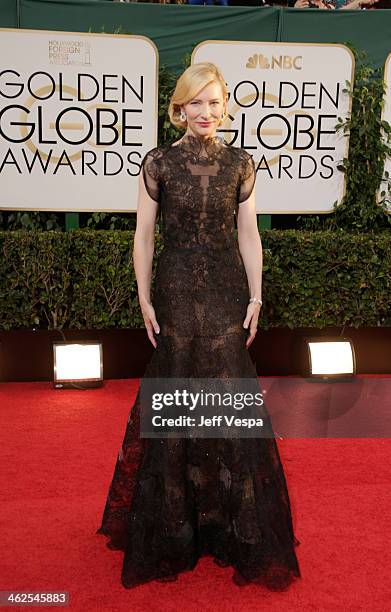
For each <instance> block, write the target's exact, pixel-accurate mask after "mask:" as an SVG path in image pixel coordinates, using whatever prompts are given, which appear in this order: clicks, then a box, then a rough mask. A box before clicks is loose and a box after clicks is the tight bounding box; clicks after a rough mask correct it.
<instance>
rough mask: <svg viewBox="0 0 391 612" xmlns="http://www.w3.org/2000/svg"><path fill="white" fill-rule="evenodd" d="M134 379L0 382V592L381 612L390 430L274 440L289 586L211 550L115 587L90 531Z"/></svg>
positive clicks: (390, 489)
mask: <svg viewBox="0 0 391 612" xmlns="http://www.w3.org/2000/svg"><path fill="white" fill-rule="evenodd" d="M138 384H139V380H132V381H129V380H120V381H118V380H115V381H114V380H111V381H105V383H104V386H103V388H101V389H95V390H89V391H78V390H69V391H66V390H53V389H52V387H51V384H50V383H45V382H43V383H42V382H40V383H2V384H0V405H1V426H2V445H1V450H0V460H1V466H2V470H1V491H2V502H1V515H2V516H1V519H2V523H1V524H2V530H1V536H2V552H1V561H0V576H1V578H0V590H28V589H31V590H34V591H36V590H40V591H49V590H64V591H68V592H69V594H70V609H71V610H86V611H89V610H116V611H118V612H120V611H122V610H126V611H128V612H129V611H132V612H138V611H143V612H144V611H147V610H148V611H153V610H159V612H160V611H161V610H164V612H169V611H178V612H179V610H185V611H193V610H197V611H198V610H199V611H201V610H210V611H212V610H213V611H223V610H224V611H235V612H240V611H241V610H243V611H246V612H251V611H253V610H254V611H255V610H256V611H258V610H276V611H277V610H278V611H281V610H283V611H285V610H286V611H289V612H292V611H294V610H300V611H301V612H304V611H306V610H313V611H316V612H318V611H324V610H325V611H326V610H327V611H336V610H337V611H339V610H341V611H342V610H343V611H348V610H352V611H353V610H354V611H357V610H365V611H368V610H370V611H371V612H373V611H382V612H383V611H385V610H388V609H389V602H390V598H391V585H390V579H389V575H390V570H391V534H390V504H391V485H390V483H391V441H390V439H358V440H355V439H307V440H306V439H285V440H282V441H281V440H280V441H279V442H278V444H279V449H280V452H281V457H282V460H283V463H284V468H285V473H286V477H287V482H288V487H289V492H290V497H291V503H292V512H293V520H294V525H295V532H296V536H297V537H298V538H299V540H300V541H301V544H300V546H298V548H297V549H296V550H297V555H298V559H299V563H300V566H301V571H302V579H301V580H300V581H298V582H297V583H296V584H294V585H293V586H292V587H291V588H290V590H288V591H286V592H283V593H274V592H270V591H268V590H266V589H262V588H261V587H256V586H253V585H249V586H247V587H244V588H239V587H237V586H236V585H235V584H234V583H233V582H232V581H231V574H232V570H231V569H230V568H219V567H217V566H216V565H215V564H213V563H212V560H211V559H210V558H203V559H201V560H200V562H199V563H198V565H197V567H196V569H195V570H194V571H193V572H189V573H186V574H183V575H182V576H180V578H179V580H178V582H176V583H158V582H156V583H150V584H148V585H144V586H140V587H137V588H136V589H133V590H126V589H124V588H123V587H122V585H121V583H120V572H121V565H122V556H123V553H122V552H120V551H111V550H109V549H108V548H106V546H105V542H106V539H105V537H104V536H101V535H96V534H95V531H96V529H97V528H98V527H99V525H100V519H101V515H102V512H103V507H104V502H105V499H106V494H107V489H108V486H109V483H110V481H111V477H112V473H113V469H114V464H115V460H116V457H117V453H118V450H119V447H120V445H121V443H122V438H123V434H124V429H125V425H126V420H127V417H128V413H129V410H130V408H131V405H132V403H133V400H134V397H135V393H136V391H137V388H138ZM384 401H386V398H384ZM388 401H389V398H388ZM368 409H369V410H376V405H368ZM25 609H37V608H35V607H34V608H33V607H25ZM46 609H55V608H54V607H49V608H48V607H46ZM56 609H58V608H56Z"/></svg>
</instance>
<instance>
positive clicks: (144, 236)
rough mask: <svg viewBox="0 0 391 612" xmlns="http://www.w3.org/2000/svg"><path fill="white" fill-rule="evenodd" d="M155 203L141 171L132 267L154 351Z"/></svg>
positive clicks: (155, 328)
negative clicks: (153, 273) (152, 285)
mask: <svg viewBox="0 0 391 612" xmlns="http://www.w3.org/2000/svg"><path fill="white" fill-rule="evenodd" d="M157 210H158V204H157V202H155V200H153V199H152V198H151V197H150V196H149V194H148V192H147V190H146V187H145V183H144V177H143V173H142V171H141V172H140V175H139V182H138V200H137V224H136V232H135V235H134V244H133V265H134V271H135V275H136V280H137V290H138V299H139V302H140V307H141V311H142V314H143V317H144V322H145V327H146V329H147V333H148V337H149V339H150V341H151V342H152V344H153V346H154V347H155V348H156V346H157V344H156V340H155V338H154V336H153V331H155V333H157V334H158V333H159V331H160V329H159V325H158V323H157V321H156V316H155V310H154V308H153V306H152V303H151V279H152V263H153V254H154V248H155V225H156V214H157Z"/></svg>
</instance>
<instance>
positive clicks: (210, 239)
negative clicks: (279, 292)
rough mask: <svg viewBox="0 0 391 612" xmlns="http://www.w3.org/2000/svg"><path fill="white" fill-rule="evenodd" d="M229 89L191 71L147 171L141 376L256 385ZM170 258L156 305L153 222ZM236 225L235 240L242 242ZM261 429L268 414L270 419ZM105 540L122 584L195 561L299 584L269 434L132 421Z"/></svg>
mask: <svg viewBox="0 0 391 612" xmlns="http://www.w3.org/2000/svg"><path fill="white" fill-rule="evenodd" d="M227 102H228V92H227V87H226V83H225V80H224V77H223V75H222V74H221V72H220V70H219V69H218V67H217V66H216V65H215V64H212V63H209V62H205V63H199V64H195V65H192V66H190V67H189V68H187V69H186V70H185V71H184V73H183V74H182V75H181V76H180V77H179V79H178V81H177V83H176V87H175V91H174V93H173V95H172V98H171V101H170V105H169V110H168V113H169V118H170V120H171V122H172V123H173V124H174V125H175V126H177V127H180V128H182V129H184V130H185V132H184V135H183V136H182V137H181V138H180V139H179V140H177V141H176V142H174V143H172V144H169V145H164V146H161V147H155V148H153V149H151V150H150V151H148V153H147V154H146V155H145V156H144V158H143V160H142V163H141V171H140V176H139V199H138V210H137V229H136V233H135V238H134V253H133V255H134V266H135V273H136V278H137V285H138V296H139V302H140V306H141V310H142V314H143V317H144V321H145V327H146V330H147V333H148V337H149V339H150V341H151V343H152V345H153V347H154V349H155V350H154V353H153V355H152V358H151V360H150V362H149V364H148V366H147V369H146V372H145V377H148V378H155V379H159V380H163V378H164V379H170V378H181V379H183V378H185V379H196V378H201V379H202V378H208V379H210V378H213V379H215V378H219V379H232V378H236V379H248V380H249V382H250V381H255V382H256V383H257V384H258V381H257V373H256V368H255V366H254V364H253V362H252V361H251V358H250V355H249V353H248V347H249V346H250V344H251V343H252V342H253V340H254V337H255V334H256V332H257V324H258V317H259V313H260V309H261V305H262V286H261V285H262V282H261V281H262V274H261V272H262V245H261V240H260V237H259V232H258V228H257V223H256V210H255V187H254V185H255V178H256V170H255V164H254V160H253V158H252V156H251V155H250V154H249V153H248V152H247V151H246V150H245V149H243V148H239V147H233V146H230V145H228V144H227V143H226V142H225V141H224V139H222V138H221V137H219V135H218V134H217V129H218V127H219V126H220V125H221V124H222V122H223V121H224V118H225V117H226V115H227ZM157 214H159V215H160V216H161V220H162V234H163V239H164V248H163V250H162V251H161V253H160V255H159V258H158V262H157V270H156V278H155V290H154V296H153V300H152V299H151V293H150V292H151V286H150V285H151V276H152V259H153V253H154V236H155V222H156V215H157ZM235 215H236V218H237V228H238V240H236V239H235V235H234V227H235V226H234V216H235ZM261 413H262V416H263V417H264V419H265V422H267V421H268V418H270V417H268V413H267V411H266V409H265V408H262V410H261ZM98 533H101V534H105V535H106V536H108V537H109V542H108V544H107V545H108V546H109V548H114V549H120V550H123V551H124V552H125V555H124V560H123V567H122V576H121V579H122V584H123V586H124V587H126V588H131V587H135V586H137V585H139V584H142V583H145V582H148V581H150V580H160V581H171V580H176V579H177V577H178V575H179V574H180V573H181V572H184V571H186V570H192V569H193V568H194V567H195V566H196V564H197V562H198V560H199V558H200V557H202V556H205V555H211V556H213V559H214V561H215V563H216V564H218V565H219V566H223V567H225V566H231V567H232V568H233V570H234V571H233V575H232V578H233V580H234V582H235V583H236V584H237V585H239V586H241V585H244V584H249V583H256V584H260V585H264V586H266V587H268V588H269V589H272V590H284V589H286V588H287V587H288V586H289V584H290V583H291V582H292V581H293V580H294V579H295V578H298V577H300V570H299V565H298V561H297V558H296V554H295V546H296V545H297V544H298V543H299V541H298V540H297V538H296V537H295V536H294V533H293V527H292V517H291V508H290V501H289V496H288V490H287V486H286V481H285V477H284V472H283V467H282V465H281V461H280V456H279V452H278V448H277V445H276V441H275V438H274V434H273V432H272V435H271V436H270V437H256V438H248V437H247V438H240V437H239V438H235V437H233V438H228V437H225V438H224V437H216V438H207V437H206V438H205V437H190V438H189V437H181V438H175V437H174V438H173V437H171V438H170V437H166V438H160V439H155V438H147V437H140V390H139V392H138V394H137V397H136V400H135V403H134V405H133V408H132V410H131V413H130V415H129V420H128V424H127V427H126V431H125V437H124V441H123V444H122V447H121V449H120V452H119V456H118V459H117V463H116V466H115V471H114V476H113V479H112V483H111V486H110V489H109V493H108V496H107V500H106V506H105V510H104V513H103V519H102V524H101V527H100V529H99V530H98Z"/></svg>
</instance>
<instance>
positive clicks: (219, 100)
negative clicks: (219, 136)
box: [181, 81, 226, 137]
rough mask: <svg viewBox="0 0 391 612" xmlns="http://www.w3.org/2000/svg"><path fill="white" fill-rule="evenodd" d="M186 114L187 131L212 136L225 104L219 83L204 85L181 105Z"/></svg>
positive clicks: (197, 134)
mask: <svg viewBox="0 0 391 612" xmlns="http://www.w3.org/2000/svg"><path fill="white" fill-rule="evenodd" d="M181 108H182V110H183V111H184V112H185V113H186V115H187V132H190V133H193V134H194V135H195V136H205V137H209V136H214V135H215V133H216V129H217V128H218V126H219V122H220V118H221V115H222V114H223V112H224V114H226V105H225V103H224V100H223V94H222V91H221V87H220V84H219V83H216V82H214V81H213V82H212V83H209V84H208V85H206V86H205V87H204V88H203V89H201V91H199V92H198V94H197V95H196V96H195V97H194V98H192V99H191V100H189V102H187V103H186V104H184V105H183V106H182V107H181Z"/></svg>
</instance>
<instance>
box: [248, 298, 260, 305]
mask: <svg viewBox="0 0 391 612" xmlns="http://www.w3.org/2000/svg"><path fill="white" fill-rule="evenodd" d="M252 302H258V304H259V305H260V306H262V300H259V299H258V298H256V297H253V298H250V299H249V304H251V303H252Z"/></svg>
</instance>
